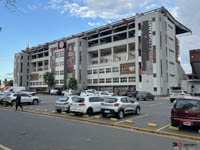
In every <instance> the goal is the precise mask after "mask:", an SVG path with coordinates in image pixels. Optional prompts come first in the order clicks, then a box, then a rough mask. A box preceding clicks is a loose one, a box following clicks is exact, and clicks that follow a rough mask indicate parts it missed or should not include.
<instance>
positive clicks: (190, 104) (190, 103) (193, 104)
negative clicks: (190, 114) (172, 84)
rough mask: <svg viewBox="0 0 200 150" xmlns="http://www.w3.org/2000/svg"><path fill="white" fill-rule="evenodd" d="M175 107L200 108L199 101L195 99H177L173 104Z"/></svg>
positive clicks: (185, 108)
mask: <svg viewBox="0 0 200 150" xmlns="http://www.w3.org/2000/svg"><path fill="white" fill-rule="evenodd" d="M174 108H175V109H184V110H200V101H197V100H177V101H176V102H175V104H174Z"/></svg>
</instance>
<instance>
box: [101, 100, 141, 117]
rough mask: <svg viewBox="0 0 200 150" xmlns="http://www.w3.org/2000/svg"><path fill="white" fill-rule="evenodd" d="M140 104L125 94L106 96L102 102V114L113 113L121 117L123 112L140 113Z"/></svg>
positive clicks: (104, 115)
mask: <svg viewBox="0 0 200 150" xmlns="http://www.w3.org/2000/svg"><path fill="white" fill-rule="evenodd" d="M140 110H141V108H140V104H139V103H138V102H137V101H136V100H134V99H132V98H129V97H127V96H114V97H107V98H105V99H104V102H103V103H102V112H101V113H102V116H103V117H106V116H107V115H108V114H114V115H116V116H117V117H118V118H119V119H122V118H123V117H124V115H125V114H131V113H133V114H136V115H137V114H140Z"/></svg>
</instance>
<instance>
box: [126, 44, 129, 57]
mask: <svg viewBox="0 0 200 150" xmlns="http://www.w3.org/2000/svg"><path fill="white" fill-rule="evenodd" d="M126 49H127V54H126V60H128V59H129V44H128V42H127V44H126Z"/></svg>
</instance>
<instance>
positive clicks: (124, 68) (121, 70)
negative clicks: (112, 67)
mask: <svg viewBox="0 0 200 150" xmlns="http://www.w3.org/2000/svg"><path fill="white" fill-rule="evenodd" d="M127 70H128V68H127V67H126V66H121V67H120V72H126V71H127Z"/></svg>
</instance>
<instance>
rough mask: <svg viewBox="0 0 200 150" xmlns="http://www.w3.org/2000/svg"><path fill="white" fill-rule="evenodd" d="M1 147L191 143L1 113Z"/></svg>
mask: <svg viewBox="0 0 200 150" xmlns="http://www.w3.org/2000/svg"><path fill="white" fill-rule="evenodd" d="M0 118H1V121H0V127H1V128H0V145H4V146H6V147H8V148H10V149H13V150H94V149H95V150H102V149H103V150H132V149H133V150H134V149H137V150H173V149H174V147H173V145H174V143H179V142H182V143H183V144H196V150H198V149H200V143H199V142H196V141H190V140H181V139H177V138H174V137H167V136H161V135H160V136H159V135H154V134H149V133H143V132H137V131H130V130H127V129H119V128H114V127H108V126H103V125H96V124H90V123H84V122H79V121H74V120H66V119H60V118H54V117H48V116H40V115H35V114H27V113H24V112H15V111H13V110H2V109H0Z"/></svg>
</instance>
